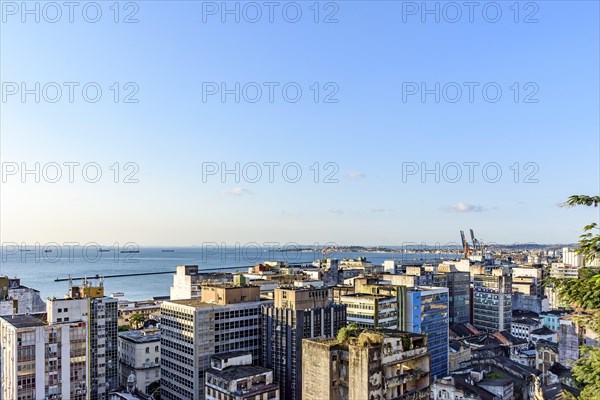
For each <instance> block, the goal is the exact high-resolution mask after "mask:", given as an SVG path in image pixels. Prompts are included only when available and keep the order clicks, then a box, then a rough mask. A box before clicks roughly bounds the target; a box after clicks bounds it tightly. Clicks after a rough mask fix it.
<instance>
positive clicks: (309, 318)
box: [262, 287, 346, 400]
mask: <svg viewBox="0 0 600 400" xmlns="http://www.w3.org/2000/svg"><path fill="white" fill-rule="evenodd" d="M262 321H263V325H262V356H263V358H262V359H263V365H264V366H265V367H267V368H270V369H273V372H274V379H275V380H276V381H277V382H280V383H281V397H282V398H284V399H286V400H288V399H289V400H300V399H302V398H303V397H302V369H301V368H300V367H301V365H302V360H303V358H302V339H304V338H315V337H326V338H332V337H335V336H336V335H337V333H338V331H339V330H340V329H341V328H342V327H344V326H345V325H346V306H344V305H340V304H334V303H333V302H332V301H331V299H330V294H329V289H327V288H313V287H281V288H278V289H276V290H275V301H274V304H273V305H271V306H263V307H262Z"/></svg>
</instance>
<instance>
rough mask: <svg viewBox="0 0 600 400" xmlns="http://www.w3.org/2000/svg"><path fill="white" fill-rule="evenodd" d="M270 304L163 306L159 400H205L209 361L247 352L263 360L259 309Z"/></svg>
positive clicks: (183, 303) (178, 302)
mask: <svg viewBox="0 0 600 400" xmlns="http://www.w3.org/2000/svg"><path fill="white" fill-rule="evenodd" d="M265 304H271V302H270V301H247V302H242V303H238V304H213V303H206V302H203V301H202V300H200V299H188V300H174V301H165V302H163V303H162V304H161V324H160V334H161V343H160V346H161V347H160V349H161V354H160V358H161V370H160V380H161V398H162V399H163V400H181V399H185V400H203V399H204V395H205V394H204V382H205V372H206V370H207V369H208V368H209V367H210V357H211V356H212V355H214V354H218V353H226V352H231V351H244V352H249V353H251V354H252V356H253V362H254V363H258V362H259V360H260V356H261V354H260V349H261V346H260V322H259V320H260V310H261V307H262V306H263V305H265Z"/></svg>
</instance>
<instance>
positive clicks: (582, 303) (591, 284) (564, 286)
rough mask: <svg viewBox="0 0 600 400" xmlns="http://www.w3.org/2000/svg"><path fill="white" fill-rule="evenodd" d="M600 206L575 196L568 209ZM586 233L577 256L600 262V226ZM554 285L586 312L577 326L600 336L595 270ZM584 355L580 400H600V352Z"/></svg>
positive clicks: (578, 375)
mask: <svg viewBox="0 0 600 400" xmlns="http://www.w3.org/2000/svg"><path fill="white" fill-rule="evenodd" d="M598 204H600V196H583V195H575V196H571V197H569V199H568V200H567V201H566V202H565V204H564V205H565V206H568V207H574V206H578V205H584V206H588V207H590V206H594V207H598ZM583 230H584V233H583V234H582V235H581V236H579V248H578V249H577V253H578V254H580V255H583V256H584V258H585V260H586V262H588V263H589V262H590V261H593V260H595V259H600V235H599V234H598V230H599V228H598V223H596V222H594V223H592V224H589V225H587V226H585V227H584V228H583ZM550 283H552V284H554V287H555V290H557V291H558V296H559V298H560V299H561V300H563V301H565V302H567V303H568V304H571V305H573V306H575V307H577V308H579V309H580V310H581V311H582V312H581V313H580V314H579V315H577V316H576V317H574V318H576V320H575V321H576V322H577V324H579V325H581V326H584V327H586V328H589V329H590V330H592V331H594V332H596V333H600V311H599V310H600V274H599V273H598V272H597V271H594V270H592V269H583V270H582V271H580V274H579V278H578V279H563V280H557V279H554V280H551V281H550ZM580 351H581V355H582V356H581V358H580V359H579V360H577V361H576V362H575V365H574V367H573V376H574V377H575V379H577V381H578V382H580V383H582V384H584V385H585V386H584V388H583V390H582V391H581V394H580V395H579V399H582V400H592V399H600V348H590V347H582V348H581V349H580ZM571 397H572V396H571Z"/></svg>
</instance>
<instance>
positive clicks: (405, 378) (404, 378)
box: [385, 369, 429, 387]
mask: <svg viewBox="0 0 600 400" xmlns="http://www.w3.org/2000/svg"><path fill="white" fill-rule="evenodd" d="M428 374H429V372H427V371H423V370H420V369H411V370H410V371H406V372H405V373H403V374H400V373H398V374H397V375H395V376H391V377H389V378H385V383H386V386H387V387H390V386H399V385H403V384H405V383H408V382H415V381H417V380H419V379H420V378H422V377H424V376H427V375H428Z"/></svg>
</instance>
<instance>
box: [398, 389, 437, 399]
mask: <svg viewBox="0 0 600 400" xmlns="http://www.w3.org/2000/svg"><path fill="white" fill-rule="evenodd" d="M430 391H431V390H430V388H429V386H427V387H424V388H420V389H415V390H411V391H409V392H406V393H404V394H403V395H401V396H398V397H395V398H394V400H424V399H429V392H430Z"/></svg>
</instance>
